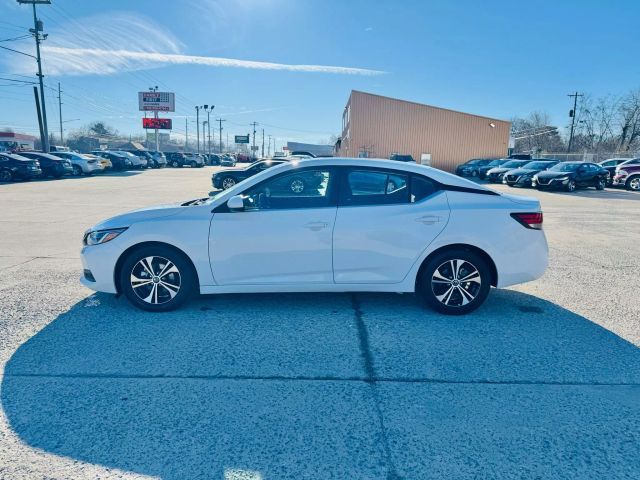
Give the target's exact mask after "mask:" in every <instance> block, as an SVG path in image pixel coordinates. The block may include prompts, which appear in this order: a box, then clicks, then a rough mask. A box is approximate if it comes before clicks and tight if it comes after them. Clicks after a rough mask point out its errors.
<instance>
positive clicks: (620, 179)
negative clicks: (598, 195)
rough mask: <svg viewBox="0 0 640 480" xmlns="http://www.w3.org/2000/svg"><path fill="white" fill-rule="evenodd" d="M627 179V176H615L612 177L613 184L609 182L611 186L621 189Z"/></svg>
mask: <svg viewBox="0 0 640 480" xmlns="http://www.w3.org/2000/svg"><path fill="white" fill-rule="evenodd" d="M627 178H628V175H616V176H615V177H613V182H611V185H613V186H614V187H623V186H625V185H626V183H627Z"/></svg>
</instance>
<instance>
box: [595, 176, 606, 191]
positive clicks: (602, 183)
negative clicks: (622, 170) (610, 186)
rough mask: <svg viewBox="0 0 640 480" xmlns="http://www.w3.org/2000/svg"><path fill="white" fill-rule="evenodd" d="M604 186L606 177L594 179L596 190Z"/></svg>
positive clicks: (602, 188)
mask: <svg viewBox="0 0 640 480" xmlns="http://www.w3.org/2000/svg"><path fill="white" fill-rule="evenodd" d="M606 186H607V180H606V179H604V178H599V179H598V180H597V181H596V185H595V187H596V190H604V187H606Z"/></svg>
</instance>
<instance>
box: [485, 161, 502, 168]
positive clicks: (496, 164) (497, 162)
mask: <svg viewBox="0 0 640 480" xmlns="http://www.w3.org/2000/svg"><path fill="white" fill-rule="evenodd" d="M503 163H504V160H491V162H490V163H489V165H487V167H497V166H498V165H502V164H503Z"/></svg>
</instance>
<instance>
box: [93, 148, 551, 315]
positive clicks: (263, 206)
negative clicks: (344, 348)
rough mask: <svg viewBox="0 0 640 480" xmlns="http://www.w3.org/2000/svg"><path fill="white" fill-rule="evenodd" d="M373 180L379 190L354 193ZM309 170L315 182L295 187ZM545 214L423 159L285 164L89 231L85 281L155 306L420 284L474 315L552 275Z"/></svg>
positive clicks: (445, 308) (434, 299)
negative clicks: (195, 298) (204, 298)
mask: <svg viewBox="0 0 640 480" xmlns="http://www.w3.org/2000/svg"><path fill="white" fill-rule="evenodd" d="M354 174H356V175H354ZM363 175H366V176H369V177H370V179H369V181H368V183H370V184H379V185H381V188H380V190H379V191H368V192H367V193H366V194H361V193H360V192H359V191H358V190H357V188H354V186H353V180H354V177H360V180H362V176H363ZM300 178H312V179H314V181H315V182H316V186H315V188H310V189H298V188H290V187H291V186H293V185H298V184H297V183H296V182H294V180H296V179H300ZM390 180H393V188H391V187H390V185H389V181H390ZM283 187H289V188H283ZM483 198H485V199H487V200H490V201H488V202H485V201H482V200H481V201H478V199H483ZM542 222H543V215H542V212H541V209H540V202H539V201H538V200H537V199H533V198H526V197H517V196H513V195H507V194H498V193H496V192H494V191H492V190H490V189H488V188H486V187H484V186H482V185H476V184H474V183H473V182H470V181H468V180H465V179H462V178H460V177H457V176H455V175H452V174H449V173H446V172H443V171H440V170H437V169H434V168H429V167H425V166H422V165H418V164H415V163H404V162H396V161H389V160H382V159H359V158H331V159H310V160H304V161H299V162H283V163H282V164H280V165H278V166H277V167H274V168H267V169H266V170H264V171H262V172H261V173H258V174H256V175H254V176H252V177H249V178H247V179H246V180H245V181H244V182H241V183H238V184H236V185H235V186H233V187H231V188H229V189H228V190H224V191H222V192H220V193H218V194H217V195H215V196H213V197H210V198H205V199H197V200H192V201H189V202H185V203H181V204H175V205H165V206H159V207H156V208H146V209H143V210H137V211H135V212H133V213H127V214H124V215H118V216H115V217H112V218H110V219H109V220H105V221H103V222H100V223H98V224H97V225H95V226H93V227H92V228H91V229H89V230H87V231H86V232H85V235H84V237H83V243H84V247H83V248H82V253H81V258H82V265H83V269H84V273H83V276H82V279H81V282H82V283H83V284H84V285H86V286H87V287H89V288H91V289H93V290H96V291H101V292H107V293H112V294H116V293H121V294H123V295H124V296H125V297H126V298H127V299H128V300H129V301H130V302H131V303H132V304H133V305H135V306H137V307H139V308H142V309H145V310H149V311H165V310H170V309H173V308H176V307H178V306H179V305H181V304H182V303H184V302H185V301H186V300H188V299H189V298H190V297H191V295H192V294H194V293H202V294H214V293H243V292H272V293H275V292H292V291H293V292H310V291H322V292H353V291H368V290H369V291H375V292H414V291H415V292H417V293H418V294H419V296H421V297H422V298H423V299H424V300H425V301H426V302H427V303H428V304H429V305H431V306H432V307H433V308H434V309H436V310H437V311H439V312H442V313H445V314H454V315H455V314H463V313H468V312H471V311H473V310H475V309H476V308H478V307H479V306H480V305H482V303H483V302H484V301H485V299H486V298H487V296H488V294H489V292H490V290H491V286H496V287H500V288H502V287H507V286H510V285H515V284H518V283H523V282H528V281H531V280H535V279H536V278H539V277H540V276H541V275H542V274H543V273H544V271H545V269H546V266H547V256H548V251H547V242H546V239H545V235H544V232H543V230H542ZM398 232H402V234H401V235H402V242H401V243H402V248H398ZM461 239H464V241H461Z"/></svg>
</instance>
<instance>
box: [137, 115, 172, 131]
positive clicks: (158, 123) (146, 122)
mask: <svg viewBox="0 0 640 480" xmlns="http://www.w3.org/2000/svg"><path fill="white" fill-rule="evenodd" d="M171 127H172V125H171V119H170V118H152V117H149V118H143V119H142V128H152V129H154V130H155V129H158V130H171Z"/></svg>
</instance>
